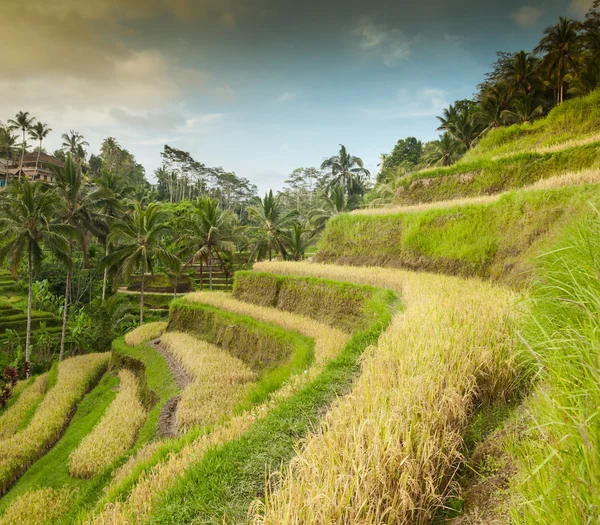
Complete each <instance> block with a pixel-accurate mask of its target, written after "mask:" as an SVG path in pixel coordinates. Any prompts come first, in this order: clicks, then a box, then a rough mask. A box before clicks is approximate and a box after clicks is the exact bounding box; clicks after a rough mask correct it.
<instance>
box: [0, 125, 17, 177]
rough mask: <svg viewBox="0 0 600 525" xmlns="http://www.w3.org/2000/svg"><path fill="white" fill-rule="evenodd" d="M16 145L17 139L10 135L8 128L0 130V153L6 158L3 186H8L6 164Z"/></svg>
mask: <svg viewBox="0 0 600 525" xmlns="http://www.w3.org/2000/svg"><path fill="white" fill-rule="evenodd" d="M16 144H17V137H16V136H15V135H13V134H12V131H11V129H10V128H0V151H3V152H4V154H5V158H6V165H5V166H4V169H5V170H6V171H5V177H4V185H5V186H6V185H7V184H8V163H9V161H10V159H11V157H12V153H13V151H15V150H16V149H17V148H16Z"/></svg>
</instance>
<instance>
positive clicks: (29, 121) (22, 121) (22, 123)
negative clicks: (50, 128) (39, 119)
mask: <svg viewBox="0 0 600 525" xmlns="http://www.w3.org/2000/svg"><path fill="white" fill-rule="evenodd" d="M34 121H35V117H31V116H29V111H19V112H18V113H17V115H16V116H15V118H14V119H10V120H9V121H8V125H9V127H10V129H20V130H21V132H22V133H23V143H22V150H21V162H20V164H19V178H21V170H22V169H23V159H24V158H25V148H26V147H27V141H26V140H25V133H26V132H27V131H29V130H30V129H31V127H32V126H33V122H34Z"/></svg>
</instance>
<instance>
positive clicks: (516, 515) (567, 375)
mask: <svg viewBox="0 0 600 525" xmlns="http://www.w3.org/2000/svg"><path fill="white" fill-rule="evenodd" d="M599 267H600V217H598V216H597V217H594V218H593V219H590V220H588V221H587V222H584V223H581V224H579V225H576V226H574V227H573V228H572V229H571V230H570V231H569V232H568V234H567V235H565V237H564V238H563V239H562V242H560V243H558V244H557V246H556V247H555V249H554V250H553V251H551V252H549V253H547V254H546V255H543V256H542V257H540V260H539V276H540V277H539V282H538V283H537V285H536V286H535V288H534V290H533V299H534V309H533V316H532V319H531V322H530V324H529V326H528V327H527V330H526V331H525V332H524V340H525V341H526V343H525V345H526V347H527V348H528V350H527V351H528V353H530V354H531V356H533V357H532V361H533V362H534V364H537V367H538V371H539V375H540V381H539V383H538V387H537V390H536V392H535V395H534V396H533V399H532V401H531V403H530V404H529V406H528V409H529V421H528V423H529V425H530V427H529V428H528V429H527V431H526V432H525V436H524V438H523V439H521V440H518V441H517V442H516V444H515V445H514V449H513V450H512V453H513V455H514V457H516V459H517V462H518V465H519V467H520V474H519V477H518V479H517V481H516V483H515V484H514V485H515V490H514V492H515V494H516V496H517V497H516V498H515V501H514V504H513V508H512V518H513V522H514V523H516V524H529V523H536V524H538V523H539V524H563V523H565V524H566V523H569V524H571V523H573V524H575V523H577V524H579V523H581V524H584V523H598V522H599V521H600V490H599V489H598V488H599V487H600V455H599V452H598V451H599V450H600V388H599V384H600V360H599V358H598V348H599V346H600V316H599V311H600V274H599V271H598V269H599Z"/></svg>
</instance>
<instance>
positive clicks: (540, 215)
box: [316, 185, 600, 285]
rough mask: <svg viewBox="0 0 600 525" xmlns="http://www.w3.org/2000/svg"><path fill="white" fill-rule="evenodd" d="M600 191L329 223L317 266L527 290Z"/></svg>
mask: <svg viewBox="0 0 600 525" xmlns="http://www.w3.org/2000/svg"><path fill="white" fill-rule="evenodd" d="M598 190H599V187H598V185H582V186H575V187H567V188H561V189H553V190H528V191H513V192H510V193H508V194H506V195H504V196H502V197H501V198H500V199H499V200H498V201H496V202H492V203H489V204H473V205H467V206H457V207H449V208H444V209H432V210H427V211H421V212H419V211H417V212H412V213H399V214H393V215H370V216H369V215H349V214H346V215H340V216H338V217H335V218H334V219H332V220H331V221H329V223H328V225H327V228H326V230H325V232H324V234H323V237H322V239H321V244H320V250H319V253H318V255H317V256H316V260H318V261H321V262H327V263H337V264H351V265H366V266H389V267H404V268H409V269H414V270H426V271H432V272H439V273H447V274H454V275H460V276H464V277H469V276H479V277H482V278H492V279H495V280H498V281H501V282H504V283H508V284H512V285H524V284H526V283H527V282H528V280H529V278H530V277H531V275H532V272H533V259H534V257H535V255H536V254H537V252H538V251H539V250H540V249H541V248H542V247H543V246H544V245H545V244H547V243H548V242H550V240H551V239H552V237H553V235H555V234H556V233H557V232H559V231H560V230H561V228H563V227H564V226H565V225H566V224H568V223H569V222H571V221H572V220H574V219H575V218H577V217H583V216H585V215H586V214H589V213H590V212H591V211H592V208H591V206H590V205H589V203H590V202H592V203H598V201H599V197H600V194H599V191H598Z"/></svg>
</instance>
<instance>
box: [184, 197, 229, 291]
mask: <svg viewBox="0 0 600 525" xmlns="http://www.w3.org/2000/svg"><path fill="white" fill-rule="evenodd" d="M189 219H190V220H189V221H187V225H186V228H185V230H184V231H185V233H184V234H183V235H181V236H180V244H183V245H184V246H190V247H191V248H192V249H193V250H194V253H193V255H192V256H191V258H190V260H189V262H188V264H190V263H195V262H197V261H205V260H206V261H207V262H208V272H209V277H208V279H209V289H210V290H211V291H212V289H213V273H212V270H213V262H214V260H215V258H216V259H218V260H219V261H220V262H221V256H220V255H219V254H220V253H221V252H233V251H234V250H235V235H234V227H235V226H234V225H235V215H234V214H233V213H231V212H229V211H224V210H222V209H221V208H220V206H219V201H218V200H217V199H211V198H210V197H198V200H197V201H196V202H195V203H194V207H193V209H192V213H191V215H190V217H189Z"/></svg>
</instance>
